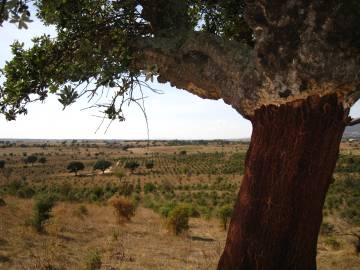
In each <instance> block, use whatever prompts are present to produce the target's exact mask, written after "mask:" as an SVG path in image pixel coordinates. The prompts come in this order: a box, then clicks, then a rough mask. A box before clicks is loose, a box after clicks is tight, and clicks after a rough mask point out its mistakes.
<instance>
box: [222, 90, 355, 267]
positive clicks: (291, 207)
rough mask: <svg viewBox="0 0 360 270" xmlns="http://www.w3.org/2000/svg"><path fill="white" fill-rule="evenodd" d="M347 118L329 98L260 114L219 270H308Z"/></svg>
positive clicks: (313, 258)
mask: <svg viewBox="0 0 360 270" xmlns="http://www.w3.org/2000/svg"><path fill="white" fill-rule="evenodd" d="M347 115H348V111H347V110H345V109H344V108H343V106H342V105H341V104H340V103H339V101H338V99H337V97H336V96H335V95H331V96H325V97H318V96H314V97H309V98H308V99H306V100H302V101H298V102H293V103H289V104H286V105H281V106H273V105H270V106H267V107H265V106H264V107H262V108H260V109H259V110H257V111H256V113H255V115H254V116H253V118H252V122H253V134H252V138H251V144H250V148H249V150H248V153H247V157H246V164H245V175H244V179H243V182H242V185H241V188H240V192H239V195H238V200H237V203H236V206H235V211H234V215H233V218H232V220H231V223H230V227H229V231H228V237H227V241H226V247H225V250H224V253H223V255H222V257H221V260H220V262H219V266H218V269H223V270H232V269H241V270H285V269H286V270H287V269H293V270H295V269H296V270H315V269H316V246H317V236H318V232H319V228H320V225H321V221H322V208H323V203H324V199H325V195H326V191H327V189H328V187H329V184H330V183H331V180H332V173H333V170H334V167H335V164H336V160H337V157H338V152H339V144H340V141H341V137H342V133H343V130H344V127H345V121H346V118H347Z"/></svg>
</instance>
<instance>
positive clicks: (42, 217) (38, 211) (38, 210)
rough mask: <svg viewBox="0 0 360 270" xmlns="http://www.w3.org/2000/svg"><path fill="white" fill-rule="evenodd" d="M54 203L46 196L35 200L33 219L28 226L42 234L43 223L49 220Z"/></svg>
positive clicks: (40, 196) (43, 195)
mask: <svg viewBox="0 0 360 270" xmlns="http://www.w3.org/2000/svg"><path fill="white" fill-rule="evenodd" d="M54 203H55V202H54V199H53V198H52V197H50V196H48V195H47V194H41V195H38V196H37V197H36V198H35V204H34V208H33V217H32V218H31V220H30V225H32V226H33V227H34V228H35V229H36V231H38V232H42V231H43V230H44V223H45V222H46V221H47V220H48V219H50V218H51V210H52V208H53V206H54Z"/></svg>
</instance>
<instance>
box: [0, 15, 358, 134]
mask: <svg viewBox="0 0 360 270" xmlns="http://www.w3.org/2000/svg"><path fill="white" fill-rule="evenodd" d="M42 33H49V34H54V31H53V30H52V29H49V28H46V27H44V26H43V25H42V24H41V23H40V22H38V21H35V22H33V23H31V24H30V27H29V30H18V29H17V28H16V26H15V25H9V24H5V25H4V27H0V67H3V66H4V64H5V61H6V60H10V59H11V53H10V47H9V45H10V44H11V43H12V42H13V41H14V40H16V39H17V40H19V41H22V42H25V44H26V45H28V46H30V45H31V41H30V40H31V38H32V37H33V36H37V35H41V34H42ZM155 87H156V88H157V89H161V90H163V92H164V94H161V95H158V94H155V93H152V92H151V91H148V92H147V94H146V95H147V96H148V98H147V99H146V103H145V106H146V111H147V115H148V120H149V128H150V139H218V138H222V139H227V138H247V137H250V135H251V124H250V122H249V121H247V120H245V119H243V118H242V117H241V116H240V115H239V114H238V113H237V112H236V111H235V110H234V109H233V108H231V106H229V105H226V104H225V103H224V102H223V101H222V100H219V101H213V100H203V99H201V98H199V97H197V96H195V95H192V94H189V93H188V92H186V91H183V90H179V89H176V88H173V87H171V86H170V85H168V84H166V85H164V84H155ZM87 106H88V104H87V102H86V100H82V101H80V102H79V103H76V104H74V105H72V106H70V107H68V108H67V109H66V110H65V111H63V110H62V106H61V104H60V103H59V102H58V101H57V98H56V96H50V97H49V98H48V99H47V100H46V101H45V103H44V104H41V103H36V104H31V105H30V106H29V107H28V114H27V115H26V116H20V117H18V119H17V120H16V121H12V122H7V121H6V120H5V119H4V117H3V116H2V115H1V116H0V138H53V139H63V138H77V139H79V138H89V139H144V138H146V137H147V132H146V123H145V119H144V116H143V114H142V112H141V111H140V109H139V108H138V107H135V105H133V106H130V107H129V108H128V109H127V110H126V121H125V122H113V124H112V125H111V127H110V128H109V130H108V131H107V132H106V134H104V132H105V129H106V126H107V123H105V124H104V125H103V127H102V128H101V129H100V130H99V131H98V132H97V133H96V134H95V131H96V129H97V127H98V126H99V124H100V121H101V119H100V118H98V117H96V115H97V116H99V115H100V113H99V112H98V111H97V110H92V111H89V110H86V111H81V109H82V108H85V107H87ZM352 112H353V114H356V115H359V114H360V106H354V108H353V110H352Z"/></svg>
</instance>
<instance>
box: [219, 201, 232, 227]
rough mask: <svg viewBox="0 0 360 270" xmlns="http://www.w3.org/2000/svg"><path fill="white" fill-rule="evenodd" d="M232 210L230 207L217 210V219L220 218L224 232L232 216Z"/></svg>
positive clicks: (225, 206) (226, 206)
mask: <svg viewBox="0 0 360 270" xmlns="http://www.w3.org/2000/svg"><path fill="white" fill-rule="evenodd" d="M233 209H234V207H232V206H231V205H224V206H223V207H221V208H220V209H219V212H218V217H219V218H220V221H221V224H222V225H223V228H224V231H226V229H227V224H228V223H229V221H230V218H231V216H232V214H233Z"/></svg>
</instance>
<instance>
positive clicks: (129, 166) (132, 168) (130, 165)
mask: <svg viewBox="0 0 360 270" xmlns="http://www.w3.org/2000/svg"><path fill="white" fill-rule="evenodd" d="M139 166H140V164H139V162H137V161H135V160H131V161H127V162H126V163H125V165H124V168H125V169H129V170H130V171H131V173H134V171H135V170H136V169H137V168H138V167H139Z"/></svg>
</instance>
